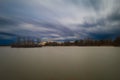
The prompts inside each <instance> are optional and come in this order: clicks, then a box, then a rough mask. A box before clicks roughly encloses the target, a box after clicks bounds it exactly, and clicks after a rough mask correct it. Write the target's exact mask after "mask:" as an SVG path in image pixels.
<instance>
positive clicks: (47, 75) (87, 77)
mask: <svg viewBox="0 0 120 80" xmlns="http://www.w3.org/2000/svg"><path fill="white" fill-rule="evenodd" d="M0 80H120V48H118V47H43V48H10V47H0Z"/></svg>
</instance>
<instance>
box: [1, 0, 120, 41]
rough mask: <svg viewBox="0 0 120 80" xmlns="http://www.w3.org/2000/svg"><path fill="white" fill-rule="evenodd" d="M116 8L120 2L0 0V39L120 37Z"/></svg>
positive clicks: (118, 13) (110, 0)
mask: <svg viewBox="0 0 120 80" xmlns="http://www.w3.org/2000/svg"><path fill="white" fill-rule="evenodd" d="M119 4H120V0H0V36H3V35H4V37H1V38H0V39H1V40H4V39H7V38H5V37H7V36H10V37H14V35H20V36H32V37H39V38H41V39H43V40H45V39H53V40H56V39H58V40H59V39H62V40H64V39H81V38H86V37H91V38H96V39H102V38H106V39H107V38H113V37H115V36H118V35H120V5H119ZM3 33H6V34H3ZM7 34H13V35H7Z"/></svg>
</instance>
